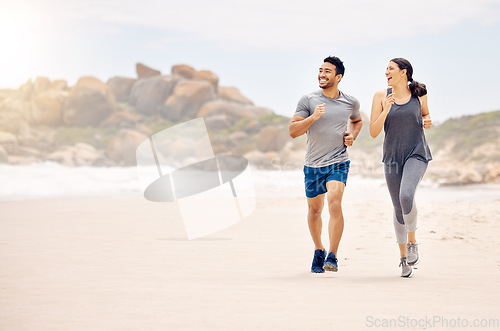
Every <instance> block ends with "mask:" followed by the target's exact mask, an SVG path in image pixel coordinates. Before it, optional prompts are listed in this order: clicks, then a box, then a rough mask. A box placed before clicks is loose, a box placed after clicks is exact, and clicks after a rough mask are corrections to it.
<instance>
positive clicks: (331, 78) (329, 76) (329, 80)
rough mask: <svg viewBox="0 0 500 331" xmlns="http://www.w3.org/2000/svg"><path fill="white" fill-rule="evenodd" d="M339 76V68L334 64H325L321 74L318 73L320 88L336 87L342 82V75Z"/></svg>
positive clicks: (320, 70)
mask: <svg viewBox="0 0 500 331" xmlns="http://www.w3.org/2000/svg"><path fill="white" fill-rule="evenodd" d="M336 76H337V68H336V67H335V65H334V64H331V63H330V62H325V63H323V65H322V66H321V67H320V68H319V73H318V81H319V87H320V88H322V89H327V88H330V87H333V86H335V85H336V84H337V83H338V81H340V77H341V75H338V76H340V77H336Z"/></svg>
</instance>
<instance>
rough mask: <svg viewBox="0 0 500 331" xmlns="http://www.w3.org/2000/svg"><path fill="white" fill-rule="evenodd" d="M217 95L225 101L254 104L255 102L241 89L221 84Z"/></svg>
mask: <svg viewBox="0 0 500 331" xmlns="http://www.w3.org/2000/svg"><path fill="white" fill-rule="evenodd" d="M217 95H218V97H219V98H220V99H222V100H224V101H229V102H233V103H238V104H242V105H249V106H253V102H252V101H251V100H250V99H248V98H247V97H245V96H244V95H243V94H241V92H240V90H238V89H237V88H236V87H229V86H220V87H219V89H218V90H217Z"/></svg>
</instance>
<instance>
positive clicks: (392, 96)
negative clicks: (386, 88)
mask: <svg viewBox="0 0 500 331" xmlns="http://www.w3.org/2000/svg"><path fill="white" fill-rule="evenodd" d="M394 102H396V93H394V92H392V93H391V94H389V95H388V96H387V97H386V98H385V100H384V111H388V110H389V109H391V106H392V105H393V104H394Z"/></svg>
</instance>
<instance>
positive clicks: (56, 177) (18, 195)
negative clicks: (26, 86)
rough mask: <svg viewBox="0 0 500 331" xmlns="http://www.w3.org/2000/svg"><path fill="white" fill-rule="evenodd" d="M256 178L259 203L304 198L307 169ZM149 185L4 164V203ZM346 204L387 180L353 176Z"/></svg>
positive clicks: (493, 195) (118, 194) (136, 193)
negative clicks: (268, 200) (265, 200)
mask: <svg viewBox="0 0 500 331" xmlns="http://www.w3.org/2000/svg"><path fill="white" fill-rule="evenodd" d="M251 176H252V181H253V185H254V189H255V194H256V197H257V198H258V199H261V198H279V197H283V198H294V197H304V196H305V195H304V186H303V174H302V171H301V170H286V171H285V170H283V171H281V170H256V169H253V168H251ZM145 186H147V183H144V182H141V178H140V176H139V172H138V170H137V167H111V168H110V167H108V168H104V167H103V168H96V167H65V166H61V165H59V164H56V163H50V162H47V163H40V164H34V165H16V166H14V165H7V164H0V201H18V200H33V199H56V198H92V197H111V198H125V197H142V196H143V190H144V188H145ZM344 197H345V199H372V200H382V199H389V194H388V192H387V188H386V186H385V180H384V179H383V178H375V179H374V178H363V177H357V176H350V177H349V180H348V183H347V187H346V190H345V195H344ZM417 199H418V200H419V201H422V200H424V201H436V200H438V201H439V200H441V201H451V200H469V201H489V200H496V199H500V185H471V186H456V187H438V186H437V185H434V184H433V183H429V182H426V181H425V179H424V181H423V182H422V183H421V185H420V186H419V189H418V191H417Z"/></svg>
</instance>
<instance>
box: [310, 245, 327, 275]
mask: <svg viewBox="0 0 500 331" xmlns="http://www.w3.org/2000/svg"><path fill="white" fill-rule="evenodd" d="M325 256H326V250H324V249H323V250H321V249H317V250H315V251H314V258H313V263H312V266H311V272H315V273H323V272H325V269H323V265H324V264H325Z"/></svg>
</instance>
